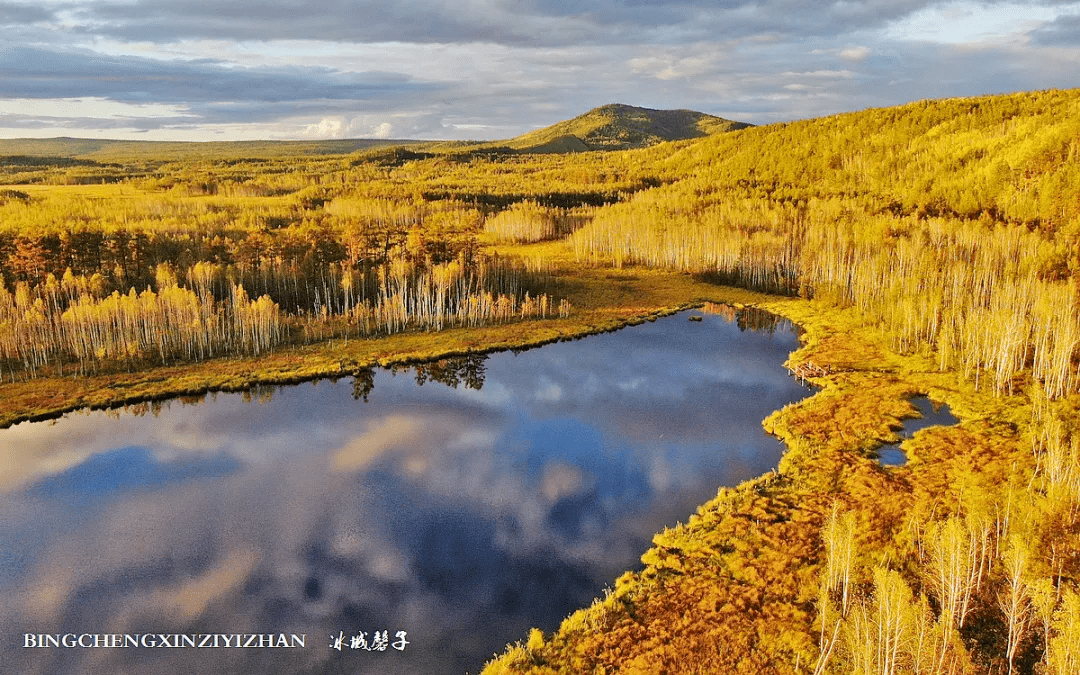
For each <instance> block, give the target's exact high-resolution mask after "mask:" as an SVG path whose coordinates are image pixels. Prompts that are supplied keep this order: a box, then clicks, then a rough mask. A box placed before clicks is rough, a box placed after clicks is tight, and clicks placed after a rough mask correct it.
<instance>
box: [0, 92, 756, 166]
mask: <svg viewBox="0 0 1080 675" xmlns="http://www.w3.org/2000/svg"><path fill="white" fill-rule="evenodd" d="M748 126H751V125H749V124H746V123H744V122H733V121H731V120H726V119H724V118H722V117H715V116H713V115H707V114H705V113H700V112H694V111H693V110H652V109H650V108H637V107H634V106H630V105H622V104H618V103H614V104H611V105H605V106H601V107H599V108H594V109H593V110H590V111H589V112H587V113H585V114H584V115H579V116H578V117H575V118H574V119H571V120H566V121H563V122H557V123H556V124H553V125H551V126H548V127H544V128H543V129H537V130H536V131H530V132H528V133H526V134H522V135H521V136H517V137H515V138H511V139H508V140H503V141H490V142H484V141H422V140H408V139H371V138H352V139H341V140H326V141H207V142H179V141H177V142H172V141H122V140H108V139H92V138H66V137H61V138H16V139H0V157H9V158H10V157H18V158H20V159H22V160H27V159H30V158H50V160H56V159H70V160H92V161H95V162H103V161H104V162H107V161H110V160H166V161H169V160H183V159H260V158H266V159H270V158H275V157H303V156H318V155H348V154H351V153H364V154H367V153H374V154H372V156H373V157H374V156H381V155H382V154H385V153H390V155H394V156H396V155H397V154H399V153H400V152H402V151H404V150H405V149H406V148H407V151H408V152H412V153H420V154H421V155H426V154H429V153H438V154H446V153H464V154H471V153H474V152H499V151H507V150H509V151H517V152H543V153H563V152H584V151H588V150H628V149H631V148H643V147H647V146H650V145H656V144H657V143H663V142H664V141H677V140H683V139H687V138H699V137H702V136H709V135H711V134H714V133H717V132H721V131H735V130H736V129H742V128H745V127H748ZM21 163H27V162H25V161H24V162H21ZM31 163H32V162H31Z"/></svg>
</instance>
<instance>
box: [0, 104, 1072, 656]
mask: <svg viewBox="0 0 1080 675" xmlns="http://www.w3.org/2000/svg"><path fill="white" fill-rule="evenodd" d="M454 152H457V154H453V153H452V152H446V153H444V154H437V153H434V151H432V152H416V151H411V150H405V149H400V148H397V149H389V150H385V149H384V150H368V151H364V152H358V153H355V154H352V155H346V156H316V155H313V156H304V157H285V156H284V153H283V155H282V156H281V157H275V156H273V154H272V153H269V154H266V156H260V157H257V158H246V159H245V158H237V157H231V158H226V157H208V158H204V159H185V160H182V161H181V160H175V161H164V160H159V159H154V158H147V157H146V156H142V155H139V156H131V157H127V158H124V157H116V158H110V161H109V162H107V163H106V162H96V161H93V160H75V159H70V158H68V159H64V158H40V157H39V158H26V157H14V158H6V159H5V161H3V162H0V183H4V184H8V187H4V188H0V272H2V273H3V277H4V278H3V281H4V289H3V291H2V293H0V309H2V310H3V311H2V313H0V350H3V351H2V352H0V362H2V365H3V371H2V373H0V374H2V375H3V379H4V383H3V384H2V385H0V425H8V424H12V423H15V422H17V421H20V420H25V419H38V418H42V417H49V416H55V415H57V414H60V413H62V412H64V411H68V410H72V409H74V408H76V407H81V406H99V407H107V406H115V405H120V404H125V403H137V402H145V401H150V400H155V399H159V398H163V397H167V396H174V395H182V394H197V393H201V392H204V391H208V390H218V389H229V390H236V389H247V388H250V387H252V386H255V385H258V384H272V383H285V382H297V381H302V380H305V379H312V378H316V377H342V376H350V375H353V376H358V375H361V374H362V372H363V371H364V370H365V369H367V368H370V367H371V366H373V365H377V364H378V365H393V364H397V363H405V362H410V361H418V360H424V359H434V358H440V357H446V356H453V355H460V354H465V353H470V352H478V351H486V350H491V349H503V348H515V347H520V346H526V345H533V344H542V343H544V342H548V341H551V340H558V339H567V338H571V337H576V336H580V335H585V334H588V333H593V332H597V331H603V330H609V329H613V328H616V327H618V326H621V325H625V324H627V323H633V322H637V321H641V320H644V319H645V318H647V317H649V316H653V315H656V314H659V313H665V312H669V311H674V310H676V309H678V308H681V307H686V306H689V305H695V304H701V303H705V302H725V303H734V304H749V305H754V306H756V307H760V308H762V309H766V310H768V311H771V312H774V313H776V314H779V315H782V316H785V317H788V318H790V319H791V320H793V321H794V322H796V323H797V324H799V325H800V326H802V327H803V329H804V331H805V332H804V334H803V341H804V344H803V346H802V348H801V349H800V350H799V351H797V352H796V353H795V354H793V355H792V357H791V361H790V366H791V367H792V368H793V369H795V370H797V371H799V372H801V373H806V374H809V375H811V376H812V378H811V379H812V380H813V381H814V383H815V384H817V385H819V386H820V387H821V390H820V391H819V392H817V393H816V394H815V395H813V396H811V397H809V398H807V399H805V400H803V401H801V402H800V403H798V404H794V405H792V406H789V407H787V408H785V409H784V410H781V411H777V412H776V413H775V414H773V415H772V416H770V417H769V418H768V419H767V420H765V421H764V424H765V428H766V429H767V430H768V431H770V432H771V433H773V434H775V435H776V436H778V437H780V438H781V439H783V440H784V442H785V443H786V445H787V448H788V450H787V452H786V454H785V455H784V458H783V459H782V461H781V463H780V466H779V467H778V468H777V470H776V471H774V472H771V473H770V474H768V475H766V476H763V477H760V478H758V479H756V480H752V481H749V482H747V483H745V484H743V485H741V486H738V487H735V488H725V489H722V490H720V492H719V493H718V495H717V497H716V499H714V500H712V501H710V502H709V503H707V504H704V505H702V507H701V508H700V509H699V511H698V513H697V514H696V515H694V516H692V517H691V518H690V519H689V521H688V522H687V523H685V524H682V525H679V526H677V527H673V528H670V529H668V530H666V531H664V532H662V533H660V534H658V535H657V536H656V538H655V539H654V547H653V548H652V549H650V550H649V551H648V552H646V553H645V555H644V556H643V563H644V564H645V567H644V569H643V570H642V571H641V572H634V573H627V574H625V575H623V576H622V577H620V579H618V580H617V581H616V582H615V585H614V587H613V588H612V589H610V592H609V593H608V594H607V596H606V597H605V598H604V599H598V600H597V602H596V603H595V604H594V605H593V606H592V607H590V608H586V609H583V610H581V611H579V612H576V613H575V614H573V615H572V616H570V617H569V618H567V619H566V621H565V622H564V623H563V625H562V626H561V627H560V628H559V629H558V630H557V631H555V632H554V634H545V633H542V632H541V631H539V630H534V631H533V633H532V634H530V635H529V636H528V638H527V639H526V641H525V642H524V643H521V644H517V645H513V646H510V647H508V649H507V651H506V653H505V654H504V655H503V656H501V657H499V658H497V659H496V660H494V661H492V662H491V663H490V664H489V665H488V666H487V669H486V671H485V672H488V673H536V674H540V673H545V674H550V673H575V674H576V673H601V672H602V673H614V672H620V673H779V674H785V675H788V674H790V675H795V674H800V673H806V674H811V673H812V674H813V675H826V674H833V675H841V674H842V675H848V674H851V675H863V674H874V675H878V674H880V675H893V674H900V673H918V674H920V675H921V674H923V673H926V674H933V675H945V674H953V673H956V674H961V673H964V674H966V673H986V674H988V675H990V674H993V675H997V674H1004V673H1010V674H1011V673H1031V674H1033V675H1072V674H1074V673H1077V672H1080V428H1078V427H1080V414H1078V413H1080V192H1077V190H1076V187H1075V186H1076V185H1077V184H1080V92H1077V91H1047V92H1031V93H1021V94H1011V95H1004V96H993V97H980V98H964V99H949V100H944V101H920V102H917V103H913V104H909V105H906V106H900V107H896V108H889V109H881V110H868V111H863V112H860V113H852V114H846V115H837V116H832V117H829V118H823V119H819V120H805V121H800V122H794V123H790V124H778V125H770V126H767V127H756V128H748V129H742V130H739V131H729V132H724V133H717V134H714V135H712V136H709V137H707V138H704V139H702V140H700V141H683V142H679V143H675V144H661V145H656V146H653V147H650V148H646V149H642V150H634V151H622V152H612V153H600V152H581V153H574V154H568V155H558V154H536V155H529V154H518V153H504V154H500V153H499V152H485V153H479V154H470V152H469V151H468V148H464V147H459V148H457V150H456V151H454ZM509 261H513V262H509ZM451 272H452V273H451ZM439 280H441V281H439ZM451 280H454V283H456V284H457V287H458V288H459V289H460V290H461V291H462V292H463V295H462V296H461V297H463V298H465V300H464V301H465V302H468V301H469V300H468V299H469V298H478V297H485V298H486V297H490V298H495V297H497V296H498V297H505V298H506V300H504V301H503V302H502V307H503V308H504V309H505V307H507V306H508V303H526V302H532V303H533V304H532V305H529V306H530V307H549V308H550V307H552V306H554V305H553V304H552V303H555V302H557V303H559V307H560V311H559V312H558V316H556V315H555V313H554V312H547V313H546V315H545V312H543V311H539V312H536V313H535V314H532V315H531V316H534V318H529V319H526V318H525V315H527V314H529V313H528V312H519V313H515V317H517V318H514V319H513V320H509V319H510V316H509V313H508V312H505V311H498V310H495V309H494V307H495V306H496V305H498V303H494V302H492V303H487V304H486V305H484V306H486V307H491V308H492V310H491V311H490V312H487V313H486V314H484V319H485V322H484V323H483V324H482V325H477V324H470V325H468V326H452V327H449V328H445V329H444V330H441V331H435V330H432V329H433V328H435V327H438V326H440V325H447V324H444V323H441V322H442V321H443V319H444V318H445V316H447V315H448V313H451V310H450V308H449V307H450V306H449V305H448V304H447V302H448V301H447V295H446V293H448V289H449V286H450V285H451ZM489 282H490V283H489ZM485 284H487V285H485ZM721 284H728V285H721ZM241 291H243V292H242V293H241ZM765 293H771V294H772V295H766V294H765ZM143 294H145V296H144V295H143ZM485 294H487V295H485ZM541 295H542V296H544V297H545V298H548V299H547V300H545V301H544V302H542V303H539V304H537V300H536V298H538V297H540V296H541ZM144 297H145V300H142V298H144ZM124 298H133V299H131V300H129V301H128V306H127V308H126V309H125V310H124V311H118V310H116V308H117V307H122V306H123V304H124V302H125V301H124ZM166 299H167V301H166ZM240 300H243V301H242V302H241V301H240ZM249 301H250V303H256V302H257V303H261V304H259V305H257V306H256V305H254V304H250V303H249ZM563 302H565V303H566V304H563ZM139 303H141V304H139ZM379 303H382V305H379ZM458 306H459V307H460V306H461V305H458ZM514 306H515V307H516V306H517V305H514ZM377 307H382V309H379V310H376V308H377ZM185 308H186V309H185ZM181 310H184V311H181ZM384 310H385V311H384ZM562 310H565V311H562ZM185 311H186V312H188V313H184V312H185ZM80 312H82V313H80ZM372 312H374V314H371V313H372ZM180 316H183V317H187V318H186V319H184V320H183V323H182V325H183V326H186V327H187V328H186V329H185V330H187V329H190V330H191V331H192V332H191V337H190V338H188V339H186V340H185V341H184V342H183V343H182V344H180V345H176V346H175V347H171V348H170V350H171V351H168V350H165V348H164V347H156V346H155V343H154V342H153V341H145V342H139V341H138V340H135V339H133V338H130V337H126V338H125V337H123V335H126V334H125V333H123V331H124V330H127V329H128V328H131V329H132V330H134V331H135V332H136V333H137V334H139V335H144V336H152V335H153V334H154V333H155V327H160V326H162V325H170V324H169V323H168V322H169V321H176V320H177V319H176V317H180ZM372 316H377V317H378V318H377V320H376V322H375V326H376V329H375V330H373V331H368V330H361V329H360V328H359V319H360V318H361V317H362V318H364V319H365V320H366V319H368V318H371V317H372ZM420 316H428V317H432V316H433V317H434V321H433V322H429V323H423V322H421V321H419V320H414V319H415V318H416V317H420ZM65 317H66V318H65ZM256 320H257V321H258V322H261V323H259V325H261V326H264V327H265V330H262V331H261V332H258V331H254V332H253V328H252V325H253V322H256ZM380 322H381V323H380ZM177 325H181V324H177ZM422 326H424V327H426V328H427V329H426V330H424V329H421V327H422ZM113 328H115V329H116V330H117V331H119V332H118V333H117V335H120V336H121V337H117V338H108V339H106V337H107V336H108V335H111V333H109V330H112V329H113ZM395 331H396V332H395ZM390 333H393V334H390ZM103 336H105V337H103ZM244 336H250V337H251V339H247V338H244ZM256 337H257V338H258V339H255V338H256ZM94 340H98V342H94ZM102 340H104V341H102ZM245 340H247V341H245ZM117 345H122V346H123V348H122V349H119V348H118V347H117ZM192 345H203V346H202V347H198V348H195V347H193V346H192ZM90 347H94V348H90ZM155 349H157V350H158V351H157V352H155ZM199 349H203V350H204V351H199ZM110 350H111V351H110ZM185 350H188V351H185ZM191 350H194V351H191ZM254 350H259V351H262V352H263V353H260V354H259V355H258V356H257V357H256V356H254V355H253V354H252V352H253V351H254ZM185 354H194V355H195V356H196V357H197V358H200V359H205V360H200V361H199V362H197V363H193V362H191V361H190V360H189V359H190V358H191V357H190V356H185ZM208 355H209V356H208ZM223 355H224V356H223ZM60 373H64V374H65V375H67V376H66V377H58V375H59V374H60ZM915 395H927V396H929V398H930V399H932V400H933V401H935V402H938V403H944V404H947V405H948V406H949V407H950V409H951V410H952V411H953V413H954V414H956V415H957V417H958V418H959V419H960V423H959V424H957V425H955V426H952V427H932V428H929V429H926V430H923V431H921V432H919V433H917V434H916V435H915V436H914V437H913V438H911V439H910V440H907V441H905V442H904V445H903V449H904V450H905V452H906V453H907V456H908V458H909V461H908V462H907V463H906V464H904V465H903V466H898V467H885V466H882V464H881V463H880V462H879V461H878V459H877V454H876V453H877V448H878V447H880V445H881V444H882V443H886V442H892V441H895V440H897V435H896V432H897V429H898V428H899V426H900V420H901V419H903V418H905V417H910V416H913V415H916V414H917V411H916V410H915V408H914V407H913V406H912V404H911V403H910V399H911V398H912V397H913V396H915ZM523 639H524V636H523Z"/></svg>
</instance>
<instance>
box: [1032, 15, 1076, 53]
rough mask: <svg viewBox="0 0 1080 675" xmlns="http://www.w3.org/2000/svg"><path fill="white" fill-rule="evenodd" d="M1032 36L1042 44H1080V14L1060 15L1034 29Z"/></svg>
mask: <svg viewBox="0 0 1080 675" xmlns="http://www.w3.org/2000/svg"><path fill="white" fill-rule="evenodd" d="M1031 37H1032V38H1033V39H1034V40H1035V42H1036V43H1037V44H1042V45H1053V46H1065V47H1077V46H1080V15H1076V14H1072V15H1066V16H1060V17H1058V18H1057V19H1056V20H1054V21H1051V22H1049V23H1047V24H1046V25H1044V26H1041V27H1040V28H1037V29H1036V30H1034V31H1032V32H1031Z"/></svg>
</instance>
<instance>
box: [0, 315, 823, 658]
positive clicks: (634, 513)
mask: <svg viewBox="0 0 1080 675" xmlns="http://www.w3.org/2000/svg"><path fill="white" fill-rule="evenodd" d="M687 323H688V322H686V320H685V318H684V317H671V318H668V319H663V320H660V321H658V322H657V323H656V324H646V325H644V326H639V327H636V328H633V329H628V330H624V331H620V332H619V333H616V334H613V335H605V336H596V337H591V338H588V339H586V340H581V341H575V342H573V343H560V344H555V345H549V346H546V347H544V348H542V349H538V350H530V351H528V352H524V353H521V354H518V355H513V354H510V353H504V354H497V355H494V356H492V357H490V358H489V359H487V361H486V362H484V363H483V364H482V367H481V369H480V371H479V377H482V378H483V379H484V381H483V386H482V387H481V388H480V389H475V388H469V386H467V384H466V382H465V381H464V380H462V381H459V386H458V387H456V388H451V387H447V386H443V385H442V384H436V383H432V382H430V381H427V383H426V384H425V385H424V386H422V387H417V386H416V382H415V381H414V380H415V377H414V376H410V375H406V374H403V373H398V374H396V375H393V374H390V373H387V372H383V371H380V372H378V373H376V375H375V383H374V384H375V386H374V388H373V389H371V391H370V392H367V398H368V401H367V402H366V403H365V402H362V401H356V400H353V397H352V395H351V385H350V384H348V383H345V382H339V383H331V382H319V383H316V384H315V385H314V386H311V385H302V386H299V387H290V388H283V389H280V390H278V392H277V393H276V394H275V395H274V396H273V398H272V400H270V401H269V402H266V403H264V404H262V405H255V404H251V403H245V402H244V401H243V399H242V397H241V396H239V395H220V396H218V397H216V400H215V401H213V402H210V403H207V404H205V405H201V406H194V407H192V406H176V405H170V406H167V407H166V408H165V409H164V410H163V411H162V412H161V414H160V415H159V416H157V417H151V416H143V417H134V416H121V417H120V419H108V418H106V417H105V416H104V414H102V413H93V414H91V415H89V416H82V415H78V416H70V417H69V418H67V419H64V420H61V421H60V422H59V423H57V424H55V425H52V426H49V425H19V426H16V427H14V428H12V429H8V430H5V431H4V432H3V433H2V434H0V449H2V452H0V456H8V457H10V456H17V457H18V463H16V462H13V461H10V460H9V461H8V462H7V463H6V464H4V465H3V467H2V469H0V476H2V482H0V486H2V488H3V489H4V490H5V494H4V500H5V509H4V510H3V515H0V544H3V549H0V550H5V551H6V550H8V548H9V546H10V547H11V548H12V549H15V548H17V549H18V551H17V552H16V553H14V554H5V555H6V556H9V557H11V558H12V559H13V560H16V561H17V563H18V564H15V565H12V566H11V567H10V568H8V566H7V565H5V568H7V569H8V571H7V572H4V573H0V591H2V594H0V629H2V630H3V632H4V634H5V635H17V634H19V633H21V632H23V631H33V632H56V631H67V630H74V631H86V630H91V631H94V632H106V631H109V632H132V631H147V630H163V631H169V632H182V631H189V630H197V631H212V632H238V631H246V632H265V631H272V632H296V633H307V634H308V635H309V640H310V642H311V643H312V644H313V645H314V646H313V647H311V646H309V648H308V649H306V650H302V652H301V653H290V654H283V655H280V654H275V655H274V658H273V659H271V660H267V659H268V658H269V657H264V656H263V655H259V654H248V655H246V656H244V657H241V656H238V655H220V654H215V655H212V656H206V655H201V656H200V655H197V654H196V655H194V656H193V655H191V654H187V653H179V652H178V653H177V654H176V655H170V657H169V658H170V659H176V660H165V657H163V656H162V655H160V654H153V655H151V656H152V658H151V659H150V660H149V661H148V660H147V659H146V658H145V657H139V658H136V657H133V656H132V655H130V654H116V655H114V656H112V657H109V656H107V655H105V656H103V655H101V654H97V653H94V654H82V655H81V656H80V655H78V654H75V655H70V654H69V655H62V657H59V656H56V655H55V654H53V655H50V654H49V653H47V652H45V651H44V650H41V651H34V650H22V651H20V652H18V653H17V654H15V655H14V657H15V658H17V659H18V661H19V662H20V666H19V667H20V672H24V673H50V674H51V675H62V673H64V672H79V671H80V670H81V669H83V668H84V667H85V665H86V664H85V663H79V662H77V661H72V662H71V663H68V661H64V659H69V660H70V659H78V658H93V659H99V658H100V659H107V658H113V659H115V662H113V661H110V662H109V663H108V670H109V672H111V673H120V672H141V673H153V672H163V673H164V672H177V671H178V670H179V666H180V665H181V664H185V663H188V661H189V660H191V664H198V667H199V668H200V669H202V670H204V671H206V672H293V671H296V670H299V669H300V668H301V667H310V668H315V669H316V671H318V670H320V669H321V670H322V672H336V671H337V670H342V669H344V670H347V671H348V672H369V671H370V672H393V669H395V668H396V669H399V670H400V671H401V672H425V671H426V672H452V671H463V670H465V669H469V670H472V671H475V670H477V669H478V667H479V664H480V662H481V661H482V660H483V658H485V657H486V656H489V655H490V654H491V653H492V652H493V651H497V650H499V649H501V647H502V645H503V644H504V643H505V642H506V641H508V640H513V639H518V638H520V637H521V636H523V635H524V634H525V633H526V632H527V630H528V628H529V627H530V626H534V625H540V626H543V627H544V628H545V629H547V630H551V629H552V628H554V627H555V626H556V625H557V623H558V621H559V620H560V619H561V618H562V617H563V616H565V615H566V614H567V613H568V612H570V611H571V610H573V609H574V608H576V607H578V606H581V605H584V604H588V602H589V601H590V599H591V598H592V597H593V596H594V595H596V594H597V593H598V592H599V591H600V589H601V588H602V587H603V586H604V585H605V584H610V583H612V582H613V580H614V577H615V576H617V574H618V573H619V572H620V571H621V570H623V569H626V568H627V567H631V566H634V565H635V564H636V561H637V558H638V556H640V554H641V553H642V552H643V551H644V548H645V547H646V546H647V544H648V541H649V539H650V537H651V535H652V533H654V532H655V531H657V530H658V529H660V528H662V527H663V526H664V525H665V524H668V525H670V524H673V523H674V522H675V521H676V520H681V519H684V518H685V517H686V515H687V514H689V513H691V512H692V511H693V509H694V508H695V506H696V505H697V504H699V503H701V502H702V501H705V500H706V499H708V498H709V497H710V496H712V494H715V490H716V487H717V486H718V485H723V484H734V483H737V482H739V481H740V480H743V479H745V478H747V477H750V476H752V475H756V474H760V473H762V472H764V471H766V470H768V469H769V468H771V467H773V466H775V464H776V462H777V460H778V458H779V450H780V446H779V444H778V443H777V442H776V441H775V440H773V439H770V438H768V437H767V436H765V434H764V433H763V432H762V430H761V419H762V418H763V417H764V416H765V415H767V414H768V413H769V412H771V411H772V410H774V409H776V408H778V407H781V406H782V405H784V404H785V403H787V402H789V401H791V400H795V399H797V398H799V397H801V396H802V395H804V393H805V390H802V389H801V388H800V387H799V386H798V385H797V383H795V382H794V381H793V380H792V379H791V378H789V377H788V376H787V374H786V372H785V371H784V370H783V369H782V368H781V367H780V365H779V364H780V363H781V362H782V361H783V360H784V358H785V357H786V355H787V353H788V352H789V351H790V350H792V349H794V347H795V346H796V341H795V339H794V336H793V335H792V334H790V333H785V332H780V333H777V334H776V335H775V336H773V337H771V338H770V337H768V336H765V335H761V334H749V333H746V334H744V333H740V332H739V331H738V329H737V328H735V327H734V325H732V324H726V323H725V322H724V321H723V320H722V319H720V318H719V317H714V316H706V317H705V321H704V322H702V323H700V324H697V323H695V324H690V325H687ZM476 366H477V364H475V363H474V364H472V365H471V366H470V367H471V368H472V370H471V371H470V372H472V373H473V376H472V380H470V382H471V383H472V384H473V385H475V384H477V383H478V382H477V371H476ZM428 375H430V373H429V374H428ZM452 376H453V373H451V374H450V375H448V376H447V377H448V378H450V379H451V380H452V379H453V377H452ZM426 377H427V375H424V374H423V373H422V374H421V379H425V378H426ZM73 509H74V511H73ZM28 520H34V521H35V522H37V523H39V526H37V527H34V528H28V527H26V525H25V522H26V521H28ZM5 560H6V558H5ZM339 629H340V630H344V631H346V633H348V632H355V631H356V630H367V631H372V630H390V631H391V633H392V632H393V631H395V630H407V631H409V633H410V640H411V641H412V645H411V646H410V648H409V651H407V652H405V653H403V654H383V655H380V656H381V658H380V659H373V658H359V657H358V655H356V654H352V655H350V654H337V653H336V652H333V651H332V650H330V649H329V648H328V647H327V646H326V645H324V644H323V642H324V638H325V634H328V632H336V631H337V630H339ZM136 656H138V655H136ZM362 656H366V655H362ZM54 657H55V658H54ZM196 657H198V658H196ZM241 658H243V659H245V660H241V661H236V659H241ZM57 659H60V660H57ZM133 659H134V660H133ZM159 659H160V660H159ZM192 659H194V660H192ZM206 659H211V660H209V661H207V660H206ZM216 659H219V660H220V663H219V662H218V661H217V660H216ZM103 667H104V666H103ZM226 668H227V670H225V669H226ZM207 669H208V670H207Z"/></svg>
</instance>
